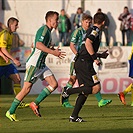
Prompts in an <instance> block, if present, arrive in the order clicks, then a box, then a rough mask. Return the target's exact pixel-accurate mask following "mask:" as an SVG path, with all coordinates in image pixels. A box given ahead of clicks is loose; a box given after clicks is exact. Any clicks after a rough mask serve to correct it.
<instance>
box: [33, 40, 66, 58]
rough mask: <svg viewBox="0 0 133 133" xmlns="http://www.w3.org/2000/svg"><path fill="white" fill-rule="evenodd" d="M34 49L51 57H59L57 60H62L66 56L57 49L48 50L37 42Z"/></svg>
mask: <svg viewBox="0 0 133 133" xmlns="http://www.w3.org/2000/svg"><path fill="white" fill-rule="evenodd" d="M36 48H37V49H39V50H41V51H43V52H45V53H48V54H52V55H54V56H57V57H59V58H64V57H65V56H66V53H65V52H63V51H61V50H60V49H59V47H57V49H54V50H53V49H50V48H48V47H46V46H45V45H44V44H43V43H41V42H37V43H36Z"/></svg>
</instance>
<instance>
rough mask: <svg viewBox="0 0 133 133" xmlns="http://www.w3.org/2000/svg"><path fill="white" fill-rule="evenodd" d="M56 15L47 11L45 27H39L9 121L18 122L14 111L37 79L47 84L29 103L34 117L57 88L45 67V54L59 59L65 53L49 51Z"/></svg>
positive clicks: (52, 76)
mask: <svg viewBox="0 0 133 133" xmlns="http://www.w3.org/2000/svg"><path fill="white" fill-rule="evenodd" d="M58 15H59V14H58V13H57V12H54V11H48V12H47V13H46V16H45V20H46V25H44V26H42V27H40V28H39V29H38V31H37V33H36V37H35V42H34V46H33V51H32V53H31V55H30V56H29V58H28V60H27V62H26V73H25V78H24V85H23V88H22V90H21V91H20V93H19V94H18V95H17V96H16V97H15V99H14V101H13V102H12V105H11V107H10V109H9V110H8V111H7V112H6V117H7V118H9V119H10V120H11V121H18V120H17V119H16V115H15V111H16V109H17V106H18V105H19V103H20V102H21V101H22V100H23V98H24V97H25V96H26V95H27V94H28V93H29V92H30V90H31V88H32V86H33V84H34V83H35V82H36V81H37V79H38V78H40V79H41V80H46V81H47V83H48V84H49V85H48V86H47V87H45V88H44V89H43V90H42V92H41V93H40V94H39V95H38V97H37V98H36V99H35V101H34V102H31V103H30V108H31V109H32V110H33V112H34V113H35V115H36V116H38V117H41V114H40V113H39V104H40V103H41V102H42V101H43V100H44V99H45V98H46V97H47V96H49V95H50V94H51V93H52V92H53V91H54V90H55V89H56V88H57V86H58V83H57V81H56V79H55V77H54V74H53V73H52V71H51V70H50V69H49V68H48V67H47V66H46V64H45V59H46V57H47V54H52V55H54V56H57V57H59V58H63V57H64V56H65V53H64V52H62V51H61V50H59V47H58V48H57V49H50V44H51V30H52V29H53V28H57V26H58Z"/></svg>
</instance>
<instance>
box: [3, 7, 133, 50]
mask: <svg viewBox="0 0 133 133" xmlns="http://www.w3.org/2000/svg"><path fill="white" fill-rule="evenodd" d="M97 12H102V9H101V8H99V9H97ZM83 13H84V11H83V9H82V8H81V7H78V8H77V11H76V13H75V14H74V17H73V18H70V16H69V15H68V14H67V13H66V11H65V9H61V10H60V16H59V24H58V28H57V29H56V31H57V32H58V41H57V44H56V45H61V46H69V43H70V38H71V33H72V32H73V30H75V29H77V28H79V27H80V26H81V19H82V15H83ZM86 13H87V12H86ZM88 14H89V15H90V13H88ZM104 14H105V13H104ZM105 16H106V20H105V24H104V26H103V27H102V31H101V32H100V35H99V36H100V40H101V43H102V35H103V33H104V36H105V44H104V45H105V46H110V38H109V26H110V24H111V22H110V20H109V17H108V14H105ZM118 20H119V21H120V22H121V23H120V26H119V27H120V32H121V36H122V40H121V41H120V42H119V43H120V45H121V46H131V45H132V41H133V15H132V14H131V13H130V12H129V9H128V7H127V6H125V7H124V8H123V12H122V13H120V15H119V16H118ZM112 25H113V24H112ZM5 28H7V27H6V26H5V25H4V24H2V23H1V22H0V31H1V30H2V29H5ZM113 34H115V33H113ZM112 37H114V35H112ZM113 40H114V42H113V44H111V45H117V41H116V39H115V37H114V39H113ZM115 41H116V42H115ZM19 46H24V41H23V40H21V39H20V38H19V35H18V33H14V39H13V47H14V48H15V47H19Z"/></svg>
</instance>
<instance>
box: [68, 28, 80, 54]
mask: <svg viewBox="0 0 133 133" xmlns="http://www.w3.org/2000/svg"><path fill="white" fill-rule="evenodd" d="M78 39H79V34H78V30H77V29H76V30H74V31H73V33H72V35H71V41H70V49H71V50H72V52H73V53H74V54H75V55H76V54H77V52H78V51H77V49H76V44H77V42H78Z"/></svg>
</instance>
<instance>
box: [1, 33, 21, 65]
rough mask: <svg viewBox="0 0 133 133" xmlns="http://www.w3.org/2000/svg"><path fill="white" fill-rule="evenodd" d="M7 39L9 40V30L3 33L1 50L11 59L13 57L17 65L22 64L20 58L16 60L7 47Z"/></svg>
mask: <svg viewBox="0 0 133 133" xmlns="http://www.w3.org/2000/svg"><path fill="white" fill-rule="evenodd" d="M7 40H8V35H7V32H5V33H3V34H2V35H1V43H0V48H1V52H2V53H3V54H4V55H5V56H6V57H7V58H9V59H11V60H12V61H13V62H14V63H15V65H16V66H20V65H21V64H20V62H19V61H18V60H16V59H15V58H14V57H13V56H12V55H11V54H10V53H9V52H8V51H7V49H6V47H7Z"/></svg>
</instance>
